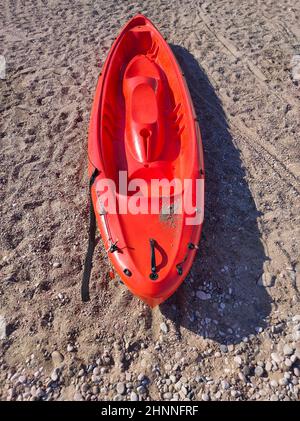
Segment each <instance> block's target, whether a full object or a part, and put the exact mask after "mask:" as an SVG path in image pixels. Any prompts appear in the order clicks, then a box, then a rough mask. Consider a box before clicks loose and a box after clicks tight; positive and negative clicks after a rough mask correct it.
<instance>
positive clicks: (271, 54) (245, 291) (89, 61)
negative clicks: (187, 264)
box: [0, 0, 300, 401]
mask: <svg viewBox="0 0 300 421" xmlns="http://www.w3.org/2000/svg"><path fill="white" fill-rule="evenodd" d="M138 12H141V13H143V14H145V15H146V16H147V17H149V18H150V19H151V20H152V21H153V23H154V24H155V25H156V27H157V28H158V29H159V30H160V31H161V33H162V35H163V36H164V37H165V39H166V40H167V41H168V43H169V44H170V45H171V48H172V50H173V52H174V54H175V56H176V58H177V60H178V62H179V63H180V65H181V67H182V70H183V72H184V74H185V77H186V79H187V83H188V85H189V88H190V91H191V95H192V99H193V102H194V105H195V109H196V112H197V116H198V120H199V124H200V128H201V133H202V138H203V145H204V154H205V167H206V209H205V223H204V228H203V237H202V240H201V242H200V247H199V250H198V254H197V258H196V260H195V262H194V265H193V267H192V270H191V272H190V275H189V276H188V278H187V279H186V280H185V282H184V283H183V285H182V286H181V287H180V289H179V290H178V291H177V292H176V293H175V294H174V295H173V296H172V297H171V298H170V299H169V300H167V301H166V302H165V303H164V304H162V305H161V306H159V307H156V308H154V309H153V310H151V309H150V308H149V307H147V306H146V305H145V304H143V303H142V302H141V301H139V300H138V299H137V298H135V297H134V296H133V295H132V294H131V293H130V292H129V291H128V290H127V289H126V287H125V286H124V285H122V284H120V282H119V280H118V278H117V277H115V279H110V276H109V272H110V270H111V267H110V264H109V262H108V259H107V255H106V252H105V250H104V247H103V244H102V242H101V240H100V239H99V243H98V244H97V247H96V250H95V256H94V267H93V275H92V279H91V301H90V302H89V303H84V304H83V303H82V302H81V297H80V282H81V276H82V268H83V261H84V257H85V252H86V247H87V239H88V215H89V213H88V176H87V132H88V124H89V114H90V110H91V106H92V101H93V96H94V91H95V87H96V83H97V78H98V75H99V73H100V71H101V67H102V65H103V63H104V60H105V58H106V56H107V53H108V51H109V48H110V46H111V44H112V42H113V40H114V39H115V38H116V36H117V35H118V33H119V31H120V29H121V27H122V26H123V25H124V24H125V23H126V21H127V20H128V19H129V18H131V17H132V16H133V15H135V14H136V13H138ZM0 55H2V56H3V57H4V58H5V62H6V67H5V74H4V72H3V71H2V72H1V77H2V79H1V80H0V98H1V103H0V120H1V127H0V139H1V155H0V174H1V178H0V180H1V185H0V200H1V230H0V238H1V250H0V253H1V254H0V264H1V266H0V268H1V284H0V338H1V339H0V368H1V369H0V399H1V400H110V399H113V400H132V401H136V400H155V399H157V400H196V401H198V400H205V401H207V400H299V397H300V277H299V271H300V260H299V249H300V247H299V239H300V224H299V222H300V221H299V215H300V200H299V195H300V185H299V176H300V161H299V157H300V149H299V133H300V108H299V99H300V88H299V85H300V76H299V80H298V68H297V63H298V62H299V63H300V59H299V61H298V59H297V56H298V57H300V56H299V55H300V7H299V2H295V1H292V0H267V1H258V0H256V1H248V0H239V1H238V0H227V1H224V0H218V1H212V0H207V1H191V0H180V1H179V0H174V1H172V2H170V1H166V0H154V1H150V0H146V1H144V2H135V1H133V2H129V1H112V0H108V1H84V0H83V1H60V2H59V1H33V0H30V1H27V2H17V1H12V0H11V1H8V0H4V4H3V6H2V8H1V12H0ZM1 63H3V60H2V61H1ZM2 70H3V69H2ZM299 75H300V70H299Z"/></svg>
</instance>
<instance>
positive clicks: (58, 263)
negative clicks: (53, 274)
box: [52, 262, 61, 269]
mask: <svg viewBox="0 0 300 421" xmlns="http://www.w3.org/2000/svg"><path fill="white" fill-rule="evenodd" d="M52 266H53V267H54V269H57V268H60V267H61V263H60V262H53V265H52Z"/></svg>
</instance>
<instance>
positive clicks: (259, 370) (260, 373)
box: [254, 365, 264, 377]
mask: <svg viewBox="0 0 300 421" xmlns="http://www.w3.org/2000/svg"><path fill="white" fill-rule="evenodd" d="M254 373H255V375H256V376H257V377H262V376H263V374H264V369H263V368H262V367H261V366H259V365H258V366H256V367H255V370H254Z"/></svg>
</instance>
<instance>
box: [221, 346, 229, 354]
mask: <svg viewBox="0 0 300 421" xmlns="http://www.w3.org/2000/svg"><path fill="white" fill-rule="evenodd" d="M220 351H221V352H222V353H224V354H225V353H226V352H228V348H227V346H226V345H220Z"/></svg>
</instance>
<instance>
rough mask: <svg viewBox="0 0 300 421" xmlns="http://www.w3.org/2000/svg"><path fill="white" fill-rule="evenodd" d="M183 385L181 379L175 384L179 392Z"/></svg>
mask: <svg viewBox="0 0 300 421" xmlns="http://www.w3.org/2000/svg"><path fill="white" fill-rule="evenodd" d="M181 387H182V383H181V381H180V380H179V381H178V382H177V383H176V384H175V389H176V390H177V392H179V391H180V390H181Z"/></svg>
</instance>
